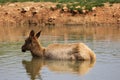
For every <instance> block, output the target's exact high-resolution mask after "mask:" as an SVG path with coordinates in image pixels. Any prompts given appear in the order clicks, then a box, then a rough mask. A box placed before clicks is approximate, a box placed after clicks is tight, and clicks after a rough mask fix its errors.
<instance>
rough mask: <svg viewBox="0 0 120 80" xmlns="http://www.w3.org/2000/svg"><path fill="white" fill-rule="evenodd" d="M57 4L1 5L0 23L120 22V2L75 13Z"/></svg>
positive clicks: (26, 3)
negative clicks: (61, 8) (62, 9)
mask: <svg viewBox="0 0 120 80" xmlns="http://www.w3.org/2000/svg"><path fill="white" fill-rule="evenodd" d="M55 5H56V3H51V2H37V3H35V2H24V3H19V2H17V3H7V4H4V5H0V25H1V26H6V25H54V24H120V3H118V4H113V5H110V4H108V3H105V6H103V7H97V8H95V9H94V10H93V11H91V12H88V13H84V14H75V15H73V14H72V13H69V12H65V11H64V12H61V10H60V9H56V8H55ZM51 7H52V9H51Z"/></svg>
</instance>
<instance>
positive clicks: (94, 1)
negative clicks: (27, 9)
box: [0, 0, 120, 14]
mask: <svg viewBox="0 0 120 80" xmlns="http://www.w3.org/2000/svg"><path fill="white" fill-rule="evenodd" d="M27 1H34V2H56V3H58V4H57V5H56V8H57V9H61V11H62V12H70V13H73V14H76V13H80V14H82V13H87V12H89V11H93V10H95V9H96V7H98V6H99V7H100V6H104V3H106V2H109V3H111V6H112V3H120V0H0V3H7V2H27ZM54 8H55V7H54ZM54 8H53V7H51V9H53V10H54Z"/></svg>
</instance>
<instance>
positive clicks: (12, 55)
mask: <svg viewBox="0 0 120 80" xmlns="http://www.w3.org/2000/svg"><path fill="white" fill-rule="evenodd" d="M32 29H34V30H35V31H36V32H37V31H39V30H41V29H42V33H41V36H40V38H39V41H40V42H41V44H42V45H43V46H47V45H49V44H52V43H76V42H83V43H85V44H86V45H88V46H89V47H90V48H91V49H92V50H93V51H94V52H95V54H96V56H97V61H96V62H95V63H91V62H89V61H78V62H75V61H56V60H42V59H36V58H32V56H31V54H30V52H26V53H22V52H21V46H22V45H23V43H24V39H25V38H26V37H27V36H28V35H29V32H30V31H31V30H32ZM119 68H120V26H119V25H118V26H113V25H105V26H78V25H77V26H74V25H72V26H70V25H69V26H47V27H10V26H9V27H0V80H119V79H120V76H119V75H120V69H119Z"/></svg>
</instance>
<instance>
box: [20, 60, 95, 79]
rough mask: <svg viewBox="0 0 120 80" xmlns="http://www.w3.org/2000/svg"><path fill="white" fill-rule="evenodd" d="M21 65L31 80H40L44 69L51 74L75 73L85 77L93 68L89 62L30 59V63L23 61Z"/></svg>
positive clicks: (92, 64) (92, 63)
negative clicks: (51, 72)
mask: <svg viewBox="0 0 120 80" xmlns="http://www.w3.org/2000/svg"><path fill="white" fill-rule="evenodd" d="M22 64H23V66H24V68H25V69H26V72H27V74H28V75H29V76H30V78H31V80H35V79H40V80H43V79H42V76H41V70H42V68H43V67H46V66H47V68H48V69H49V70H50V71H53V72H58V73H60V72H62V73H77V74H79V75H85V74H86V73H88V72H89V70H90V69H91V68H92V67H93V66H94V64H95V62H90V61H78V62H76V61H54V60H43V59H38V58H32V60H31V61H26V60H23V61H22Z"/></svg>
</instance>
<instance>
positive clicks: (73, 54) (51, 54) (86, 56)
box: [44, 43, 96, 60]
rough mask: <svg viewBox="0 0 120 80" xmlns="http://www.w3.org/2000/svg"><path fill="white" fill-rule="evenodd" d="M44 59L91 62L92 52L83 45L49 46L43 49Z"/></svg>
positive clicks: (93, 56)
mask: <svg viewBox="0 0 120 80" xmlns="http://www.w3.org/2000/svg"><path fill="white" fill-rule="evenodd" d="M44 54H45V57H47V58H50V59H61V60H62V59H68V60H93V59H96V58H95V55H94V52H93V51H92V50H91V49H89V48H88V47H87V46H86V45H85V44H83V43H73V44H51V45H49V46H48V47H47V48H45V53H44Z"/></svg>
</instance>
